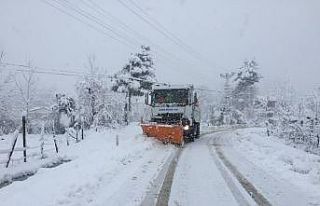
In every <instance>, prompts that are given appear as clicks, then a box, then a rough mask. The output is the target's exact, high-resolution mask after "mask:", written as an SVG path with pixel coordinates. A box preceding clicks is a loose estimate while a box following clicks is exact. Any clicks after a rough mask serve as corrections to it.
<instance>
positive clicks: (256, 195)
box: [208, 138, 272, 206]
mask: <svg viewBox="0 0 320 206" xmlns="http://www.w3.org/2000/svg"><path fill="white" fill-rule="evenodd" d="M213 140H214V138H213ZM211 145H212V146H213V147H214V151H213V150H212V148H210V144H208V147H209V150H210V152H211V154H212V156H213V157H214V158H215V154H217V156H218V157H219V159H220V160H221V161H222V162H223V164H224V165H225V166H226V168H228V170H229V171H230V172H231V173H232V174H233V175H234V177H235V178H236V179H237V180H238V181H239V183H240V184H241V185H242V187H243V188H244V189H245V190H246V191H247V192H248V194H249V195H250V196H251V197H252V199H253V200H254V201H255V202H256V203H257V204H258V205H263V206H271V205H272V204H271V203H270V202H269V201H268V200H267V198H265V197H264V196H263V195H262V194H261V193H260V192H259V191H258V190H257V189H256V188H255V186H254V185H253V184H252V183H251V182H250V181H249V180H248V179H247V178H245V176H244V175H242V174H241V173H240V172H239V171H238V169H237V168H236V167H235V166H234V165H233V164H232V163H231V162H230V161H229V160H228V159H227V158H226V156H225V155H224V154H223V152H222V150H221V148H220V147H221V145H219V144H216V143H213V144H211ZM215 162H216V163H218V164H217V166H218V168H219V169H220V171H221V173H222V174H223V177H224V178H226V182H227V184H228V185H229V186H230V189H231V191H232V192H233V194H234V195H235V198H236V199H237V200H238V199H239V200H240V202H239V203H241V202H242V203H244V202H243V201H242V200H241V199H240V196H239V194H238V193H239V192H240V191H237V190H238V189H237V188H236V185H234V183H232V180H231V177H228V175H227V171H226V170H225V169H224V168H223V167H222V165H221V164H220V162H218V160H217V159H216V160H215ZM219 164H220V166H219Z"/></svg>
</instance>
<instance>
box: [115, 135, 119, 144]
mask: <svg viewBox="0 0 320 206" xmlns="http://www.w3.org/2000/svg"><path fill="white" fill-rule="evenodd" d="M116 146H119V135H116Z"/></svg>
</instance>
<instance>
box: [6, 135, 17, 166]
mask: <svg viewBox="0 0 320 206" xmlns="http://www.w3.org/2000/svg"><path fill="white" fill-rule="evenodd" d="M18 136H19V130H16V132H15V134H14V141H13V144H12V148H11V151H10V153H9V157H8V161H7V164H6V168H8V167H9V163H10V160H11V157H12V154H13V151H14V148H15V146H16V143H17V139H18Z"/></svg>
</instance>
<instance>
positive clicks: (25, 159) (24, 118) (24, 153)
mask: <svg viewBox="0 0 320 206" xmlns="http://www.w3.org/2000/svg"><path fill="white" fill-rule="evenodd" d="M22 144H23V161H24V162H27V148H26V147H27V141H26V117H25V116H22Z"/></svg>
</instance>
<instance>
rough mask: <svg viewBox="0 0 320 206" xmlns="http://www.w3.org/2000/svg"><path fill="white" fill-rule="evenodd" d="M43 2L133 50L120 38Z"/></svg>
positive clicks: (47, 2)
mask: <svg viewBox="0 0 320 206" xmlns="http://www.w3.org/2000/svg"><path fill="white" fill-rule="evenodd" d="M41 1H42V2H44V3H45V4H47V5H49V6H51V7H53V8H55V9H57V10H58V11H60V12H62V13H64V14H65V15H67V16H69V17H71V18H73V19H75V20H77V21H78V22H80V23H82V24H84V25H86V26H88V27H90V28H92V29H94V30H95V31H97V32H99V33H100V34H102V35H104V36H107V37H108V38H110V39H112V40H114V41H117V42H120V43H121V44H123V45H125V46H126V47H129V48H132V46H131V45H130V44H128V43H126V42H123V41H122V40H121V39H118V38H116V37H114V36H112V35H110V34H109V33H107V32H105V31H103V30H101V29H99V28H97V27H96V26H94V25H92V24H90V23H88V22H85V21H83V20H82V19H81V18H79V17H77V16H75V15H73V14H72V13H70V12H67V11H65V10H63V9H62V8H60V7H58V6H56V5H54V4H52V3H51V2H49V1H48V0H41ZM53 1H55V2H57V1H56V0H53ZM57 3H58V4H60V5H61V3H59V2H57Z"/></svg>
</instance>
